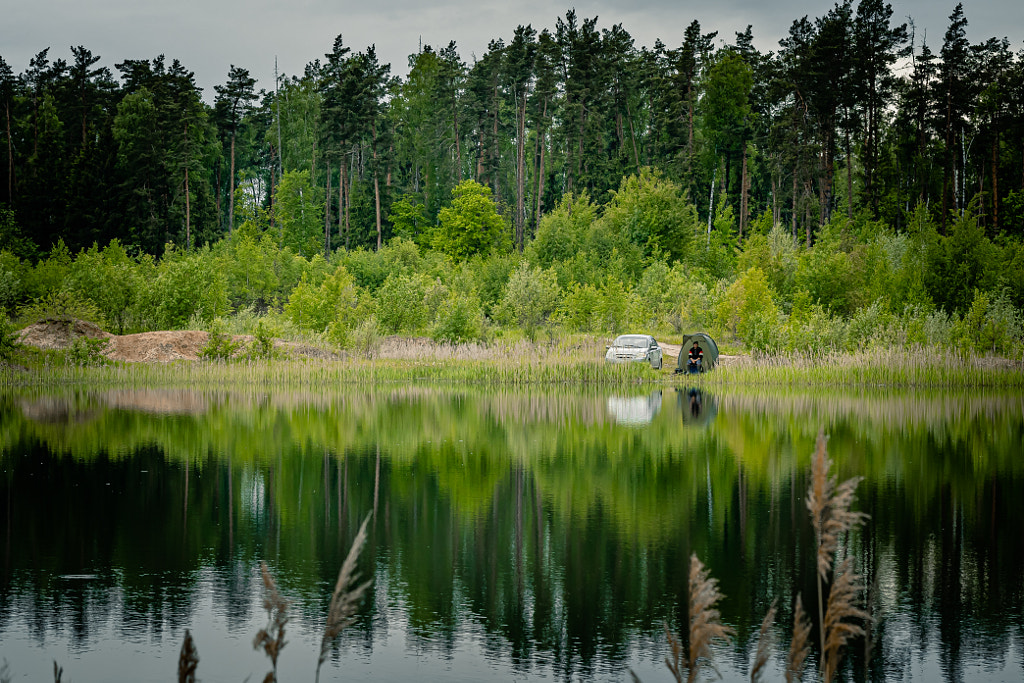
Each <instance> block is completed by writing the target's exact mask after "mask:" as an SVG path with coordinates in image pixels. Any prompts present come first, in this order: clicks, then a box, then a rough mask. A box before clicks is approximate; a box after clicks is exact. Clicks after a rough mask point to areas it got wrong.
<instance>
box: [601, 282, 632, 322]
mask: <svg viewBox="0 0 1024 683" xmlns="http://www.w3.org/2000/svg"><path fill="white" fill-rule="evenodd" d="M599 291H600V293H601V299H600V301H599V302H598V305H597V311H596V312H595V313H596V316H597V330H598V331H601V332H609V333H612V334H615V333H618V332H623V331H625V329H626V328H627V327H628V326H629V290H628V289H627V288H626V285H625V284H623V282H622V280H620V279H618V278H608V280H607V281H606V282H605V283H604V284H603V285H602V286H601V287H600V290H599Z"/></svg>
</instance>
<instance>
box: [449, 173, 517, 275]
mask: <svg viewBox="0 0 1024 683" xmlns="http://www.w3.org/2000/svg"><path fill="white" fill-rule="evenodd" d="M437 218H438V227H437V230H436V231H435V233H434V238H433V246H434V248H435V249H437V250H439V251H442V252H444V253H445V254H448V255H449V256H451V257H452V258H454V259H455V260H464V259H466V258H468V257H470V256H472V255H474V254H486V253H489V252H491V251H495V250H497V251H508V250H509V249H510V248H511V238H510V237H509V231H508V226H507V225H506V224H505V220H504V219H503V218H502V217H501V216H500V215H499V214H498V208H497V206H496V205H495V203H494V200H493V199H492V198H491V188H489V187H485V186H484V185H481V184H480V183H478V182H476V181H475V180H464V181H462V182H461V183H459V184H458V185H457V186H456V187H455V188H454V189H453V190H452V202H451V204H449V205H448V206H446V207H444V208H442V209H441V211H440V212H439V213H438V216H437Z"/></svg>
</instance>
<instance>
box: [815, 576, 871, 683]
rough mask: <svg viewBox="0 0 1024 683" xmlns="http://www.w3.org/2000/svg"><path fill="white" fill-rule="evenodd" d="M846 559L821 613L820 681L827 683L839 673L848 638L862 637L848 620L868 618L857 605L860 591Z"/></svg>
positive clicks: (862, 588) (857, 581)
mask: <svg viewBox="0 0 1024 683" xmlns="http://www.w3.org/2000/svg"><path fill="white" fill-rule="evenodd" d="M852 564H853V563H852V561H851V559H850V558H849V557H848V558H846V559H845V560H843V562H842V563H841V564H840V565H839V566H838V567H837V568H836V570H835V574H834V580H833V582H832V590H831V591H829V594H828V609H827V610H826V611H825V633H826V634H827V635H826V638H825V645H824V647H823V648H822V678H823V679H824V680H825V682H826V683H830V681H832V680H833V679H834V678H835V675H836V672H837V671H838V670H839V662H840V660H841V659H842V656H843V654H842V650H843V646H844V645H846V642H847V641H848V640H849V639H850V638H854V637H856V636H863V635H865V631H864V628H863V627H862V626H861V625H860V624H858V623H856V622H853V621H849V620H850V619H861V620H864V621H867V620H868V619H869V618H870V615H869V614H868V613H867V612H866V611H865V610H863V609H861V608H860V607H859V606H858V604H857V602H858V598H859V596H860V594H861V593H862V592H863V591H864V585H863V584H862V583H861V582H860V580H861V577H860V575H858V574H856V573H854V572H853V567H852Z"/></svg>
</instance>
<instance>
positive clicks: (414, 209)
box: [388, 194, 430, 245]
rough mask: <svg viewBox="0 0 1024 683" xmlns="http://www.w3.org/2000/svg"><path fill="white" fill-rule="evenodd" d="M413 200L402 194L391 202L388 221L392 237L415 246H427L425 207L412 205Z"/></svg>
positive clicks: (420, 204)
mask: <svg viewBox="0 0 1024 683" xmlns="http://www.w3.org/2000/svg"><path fill="white" fill-rule="evenodd" d="M414 201H415V200H413V198H412V197H411V196H410V195H407V194H404V195H402V196H401V197H399V198H398V199H397V200H395V201H393V202H391V208H390V210H389V213H388V221H389V222H390V223H391V230H392V233H393V234H394V235H396V236H397V237H400V238H402V239H405V240H410V241H412V242H415V243H416V244H424V245H428V244H429V235H430V233H429V230H428V228H429V227H430V223H428V222H427V217H426V210H427V207H426V206H424V205H423V203H422V202H420V203H413V202H414Z"/></svg>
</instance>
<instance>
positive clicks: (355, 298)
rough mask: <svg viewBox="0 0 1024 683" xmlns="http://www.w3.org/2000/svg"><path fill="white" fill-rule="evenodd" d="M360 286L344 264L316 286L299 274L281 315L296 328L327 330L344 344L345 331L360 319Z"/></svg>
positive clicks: (333, 337)
mask: <svg viewBox="0 0 1024 683" xmlns="http://www.w3.org/2000/svg"><path fill="white" fill-rule="evenodd" d="M361 292H362V290H361V288H360V287H359V286H358V285H357V284H356V281H355V278H354V277H352V275H351V274H350V273H349V272H348V270H347V269H346V268H345V266H344V265H340V266H338V267H337V268H336V269H335V271H334V272H333V273H332V274H330V275H328V276H327V277H326V278H325V279H324V280H323V282H321V283H320V285H319V286H314V285H313V284H311V282H310V280H309V279H308V278H307V277H305V276H303V279H302V280H301V281H300V282H299V284H298V286H297V287H296V288H295V289H294V290H293V291H292V294H291V297H289V299H288V303H287V304H285V307H284V312H285V315H286V316H288V318H289V319H290V320H291V321H292V322H293V323H294V324H295V325H296V327H298V328H300V329H304V330H311V331H313V332H327V333H328V334H329V336H330V337H331V339H332V341H334V342H335V343H338V344H339V345H342V346H344V344H345V341H346V338H347V333H348V331H349V330H350V329H352V328H353V327H354V326H355V325H356V324H358V322H359V321H360V320H361V317H362V316H361V315H360V295H361Z"/></svg>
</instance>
